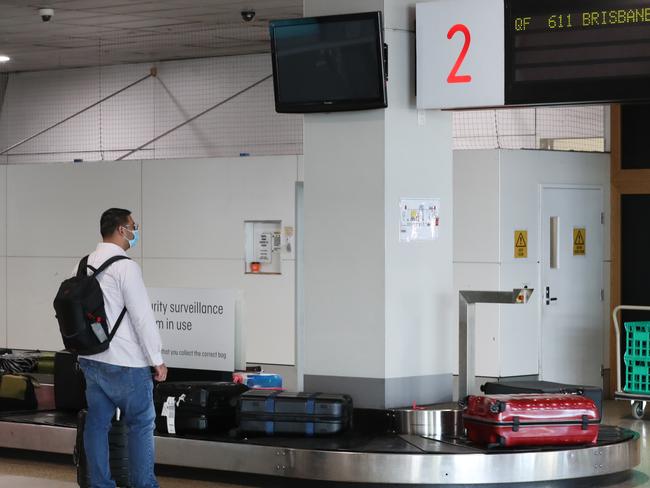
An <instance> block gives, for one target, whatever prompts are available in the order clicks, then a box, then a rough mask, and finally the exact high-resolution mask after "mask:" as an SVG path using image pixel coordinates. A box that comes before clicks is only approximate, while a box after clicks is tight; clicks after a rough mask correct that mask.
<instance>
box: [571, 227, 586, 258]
mask: <svg viewBox="0 0 650 488" xmlns="http://www.w3.org/2000/svg"><path fill="white" fill-rule="evenodd" d="M586 252H587V229H586V228H584V227H574V228H573V255H574V256H584V255H585V254H586Z"/></svg>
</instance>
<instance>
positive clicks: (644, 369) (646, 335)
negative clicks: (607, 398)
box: [612, 305, 650, 419]
mask: <svg viewBox="0 0 650 488" xmlns="http://www.w3.org/2000/svg"><path fill="white" fill-rule="evenodd" d="M619 310H641V311H650V307H647V306H641V305H618V306H617V307H615V308H614V311H613V312H612V317H613V319H614V330H615V332H616V361H617V364H619V365H620V364H621V329H620V325H619V322H618V312H619ZM644 328H645V329H646V330H645V331H644V330H634V331H631V334H632V335H633V337H632V340H628V341H626V342H627V344H628V346H630V345H632V350H629V347H628V348H627V349H628V350H626V351H625V354H629V357H630V358H631V359H634V361H635V363H636V365H632V367H631V368H629V367H628V375H627V376H628V379H631V380H632V385H631V386H632V387H633V388H634V391H630V392H626V391H623V388H621V374H620V371H619V372H618V374H617V375H616V392H615V393H614V398H615V399H616V400H627V401H629V402H630V403H631V404H632V415H633V416H634V418H637V419H642V418H643V414H644V411H645V407H646V403H647V402H649V401H650V322H648V324H647V326H646V327H644ZM640 329H641V328H640ZM634 334H636V336H634ZM626 366H627V364H626ZM629 369H632V371H631V372H630V371H629ZM635 369H636V371H635Z"/></svg>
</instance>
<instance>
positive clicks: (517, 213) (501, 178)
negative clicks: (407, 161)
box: [454, 150, 610, 377]
mask: <svg viewBox="0 0 650 488" xmlns="http://www.w3.org/2000/svg"><path fill="white" fill-rule="evenodd" d="M540 184H580V185H599V186H602V187H603V190H604V192H603V194H604V198H603V200H604V201H603V204H604V208H605V223H606V224H605V229H604V233H603V248H604V249H603V256H604V261H603V269H604V273H603V276H604V286H605V290H606V301H605V303H604V304H603V335H604V338H605V349H604V352H603V354H604V359H605V363H606V364H607V362H608V355H607V354H606V353H605V352H606V351H607V350H608V345H607V344H608V333H607V330H608V329H607V325H606V324H608V323H609V320H608V312H607V311H608V310H609V305H608V303H607V300H608V297H609V291H608V290H609V281H608V279H607V278H608V272H609V266H610V261H609V260H610V252H609V249H610V247H609V234H610V229H609V202H610V200H609V155H608V154H593V153H574V152H556V151H498V150H497V151H491V150H482V151H456V152H454V212H455V213H454V281H455V287H456V290H459V289H483V288H484V289H503V290H507V289H511V288H515V287H519V286H524V285H528V286H529V287H535V286H536V285H537V283H538V273H539V266H538V256H539V252H540V251H539V236H538V232H539V229H540V223H539V218H540V212H539V201H540V200H539V186H540ZM514 229H524V230H528V259H526V260H516V259H515V258H514V248H513V246H514V244H513V238H514V235H513V231H514ZM541 297H542V293H540V290H536V291H535V293H534V294H533V297H532V299H531V302H530V303H529V304H528V305H526V306H496V305H482V306H478V307H477V314H476V322H477V364H476V368H477V374H478V375H480V376H488V377H499V376H520V375H536V374H537V373H538V348H539V327H540V324H539V306H540V300H541ZM456 320H457V319H456ZM456 330H457V329H456ZM454 352H455V354H457V347H456V349H455V351H454ZM456 358H457V356H456ZM455 362H456V363H457V359H455Z"/></svg>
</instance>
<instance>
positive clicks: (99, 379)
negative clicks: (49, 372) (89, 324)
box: [79, 208, 167, 488]
mask: <svg viewBox="0 0 650 488" xmlns="http://www.w3.org/2000/svg"><path fill="white" fill-rule="evenodd" d="M100 230H101V235H102V242H100V243H99V244H98V245H97V248H96V249H95V251H93V252H92V253H91V254H90V255H89V256H88V259H87V267H88V274H92V273H96V271H99V273H96V278H97V281H98V282H99V285H100V287H101V291H102V294H103V298H104V307H105V313H106V321H107V322H108V330H109V342H110V345H109V347H108V348H107V349H106V350H105V351H103V352H100V353H97V354H93V355H80V359H79V363H80V366H81V369H82V370H83V372H84V374H85V377H86V383H87V386H86V399H87V401H88V416H87V419H86V426H85V432H84V445H85V450H86V456H87V463H88V470H89V475H90V480H91V484H92V487H93V488H109V487H110V488H114V487H115V482H114V481H113V480H112V479H111V473H110V466H109V446H108V432H109V430H110V427H111V420H112V418H113V416H114V414H115V411H116V408H119V409H120V410H121V413H122V415H123V416H124V420H125V422H126V424H127V426H128V430H129V433H128V450H129V453H128V454H129V456H128V457H129V470H130V477H131V483H132V484H131V486H133V487H134V488H155V487H158V482H157V481H156V477H155V475H154V459H155V456H154V439H153V430H154V420H155V411H154V406H153V398H152V390H153V384H152V374H151V369H150V367H151V366H153V368H154V375H153V380H156V381H165V379H166V376H167V367H166V366H165V364H164V363H163V359H162V355H161V340H160V334H159V333H158V327H157V326H156V321H155V319H154V315H153V312H152V309H151V303H150V301H149V297H148V295H147V290H146V288H145V285H144V281H143V279H142V272H141V270H140V267H139V266H138V264H137V263H136V262H135V261H132V260H131V259H128V258H126V259H125V257H126V251H127V250H128V249H129V248H132V247H134V246H135V245H136V243H137V242H138V237H139V236H138V234H139V229H138V224H136V223H135V222H134V220H133V217H132V215H131V212H130V211H129V210H124V209H117V208H111V209H109V210H106V211H105V212H104V213H103V214H102V216H101V219H100ZM116 257H119V258H117V259H116V260H112V262H111V263H110V264H109V266H108V267H106V268H105V269H103V270H100V268H101V266H102V265H103V264H105V263H107V262H108V260H110V259H111V258H116ZM82 264H83V261H82V263H80V265H82ZM95 270H96V271H95ZM120 317H121V318H122V320H120ZM118 328H119V329H118ZM116 329H118V330H117V331H115V330H116ZM112 334H114V336H113V337H112V340H110V338H111V336H112Z"/></svg>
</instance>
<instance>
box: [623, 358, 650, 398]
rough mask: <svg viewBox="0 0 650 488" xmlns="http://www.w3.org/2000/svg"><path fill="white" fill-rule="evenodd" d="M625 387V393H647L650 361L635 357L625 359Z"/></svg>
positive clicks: (648, 391)
mask: <svg viewBox="0 0 650 488" xmlns="http://www.w3.org/2000/svg"><path fill="white" fill-rule="evenodd" d="M625 365H626V366H627V368H626V374H625V387H624V388H623V389H624V391H626V392H627V393H639V394H641V395H647V394H649V393H650V361H643V360H641V359H635V360H631V361H629V363H628V361H627V360H626V361H625Z"/></svg>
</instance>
